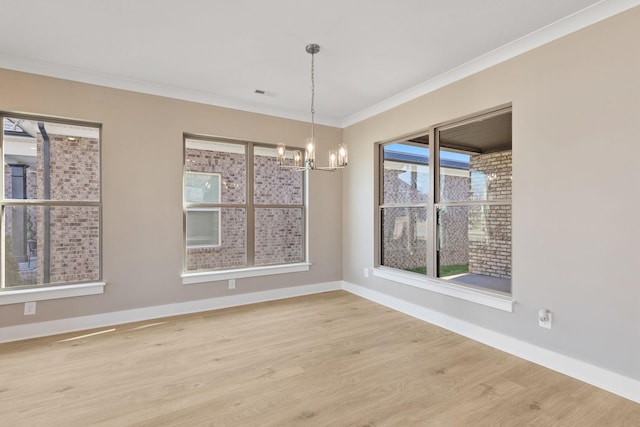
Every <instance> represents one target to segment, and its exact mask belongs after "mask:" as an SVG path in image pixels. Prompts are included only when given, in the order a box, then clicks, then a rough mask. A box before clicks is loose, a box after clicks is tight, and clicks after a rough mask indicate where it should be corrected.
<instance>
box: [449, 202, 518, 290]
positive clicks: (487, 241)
mask: <svg viewBox="0 0 640 427" xmlns="http://www.w3.org/2000/svg"><path fill="white" fill-rule="evenodd" d="M438 237H439V241H438V277H441V278H443V279H449V280H452V281H455V282H459V283H464V284H467V285H473V286H478V287H482V288H486V289H492V290H497V291H501V292H511V206H509V205H481V206H446V207H440V208H439V209H438Z"/></svg>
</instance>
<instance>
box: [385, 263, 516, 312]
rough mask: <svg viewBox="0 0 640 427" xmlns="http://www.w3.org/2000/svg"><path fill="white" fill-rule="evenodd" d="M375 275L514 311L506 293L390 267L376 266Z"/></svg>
mask: <svg viewBox="0 0 640 427" xmlns="http://www.w3.org/2000/svg"><path fill="white" fill-rule="evenodd" d="M373 275H374V276H375V277H380V278H382V279H387V280H393V281H394V282H398V283H402V284H404V285H409V286H414V287H416V288H420V289H424V290H427V291H431V292H436V293H438V294H442V295H448V296H450V297H454V298H458V299H462V300H465V301H470V302H473V303H476V304H481V305H485V306H487V307H493V308H496V309H498V310H503V311H508V312H513V298H512V297H511V296H509V295H506V294H500V293H497V292H491V291H487V290H483V289H479V288H472V287H467V286H464V285H461V284H457V283H455V284H454V283H449V282H447V281H445V280H439V279H435V278H431V277H427V276H424V277H422V276H419V275H417V274H416V273H407V272H402V271H401V270H397V269H394V268H390V267H376V268H374V269H373Z"/></svg>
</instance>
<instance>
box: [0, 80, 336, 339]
mask: <svg viewBox="0 0 640 427" xmlns="http://www.w3.org/2000/svg"><path fill="white" fill-rule="evenodd" d="M0 93H1V94H2V96H0V110H3V111H16V112H28V113H32V114H42V115H49V116H56V117H70V118H74V119H81V120H88V121H93V122H98V123H102V125H103V128H102V141H101V143H102V185H103V191H102V195H103V202H104V206H103V229H102V232H103V246H102V248H103V271H104V275H103V276H104V277H103V278H104V280H105V281H106V282H107V287H106V289H105V293H104V294H103V295H93V296H86V297H77V298H67V299H60V300H49V301H39V302H38V310H37V314H36V315H35V316H27V317H25V316H24V315H23V304H14V305H4V306H0V327H4V326H12V325H19V324H25V323H34V322H43V321H49V320H56V319H62V318H70V317H75V316H84V315H92V314H100V313H108V312H114V311H120V310H126V309H132V308H139V307H149V306H155V305H161V304H170V303H176V302H184V301H192V300H198V299H205V298H213V297H217V296H224V295H232V294H239V293H245V292H255V291H261V290H268V289H274V288H283V287H290V286H298V285H306V284H314V283H323V282H331V281H336V280H340V279H341V278H342V263H341V258H342V242H341V237H340V236H341V232H342V210H341V200H342V190H341V189H342V174H341V173H334V174H323V173H317V174H312V176H311V179H310V183H309V199H310V202H309V217H310V229H309V234H310V238H309V242H310V248H309V250H310V261H311V262H312V263H313V265H312V266H311V269H310V271H309V272H304V273H292V274H286V275H275V276H265V277H257V278H248V279H238V280H237V285H236V289H235V290H229V289H227V288H228V286H227V283H226V282H218V283H215V282H213V283H201V284H195V285H183V284H182V280H181V278H180V274H181V271H182V250H183V249H182V246H183V243H182V239H183V236H182V169H183V132H189V133H195V134H203V135H215V136H222V137H229V138H237V139H247V140H253V141H258V142H266V143H273V144H276V143H284V144H287V145H289V146H294V145H295V146H303V144H304V141H305V138H306V137H307V136H308V134H309V132H310V126H309V124H308V123H304V122H299V121H294V120H286V119H280V118H274V117H269V116H265V115H260V114H253V113H247V112H242V111H238V110H231V109H225V108H219V107H212V106H206V105H203V104H196V103H193V102H185V101H179V100H173V99H167V98H162V97H158V96H152V95H144V94H139V93H133V92H128V91H123V90H116V89H109V88H104V87H99V86H94V85H88V84H82V83H76V82H71V81H66V80H59V79H54V78H48V77H42V76H36V75H31V74H25V73H20V72H13V71H8V70H2V69H0ZM316 137H317V139H318V151H319V152H318V156H319V158H326V157H327V156H328V150H329V148H330V147H333V146H336V145H337V144H338V143H340V142H341V140H342V130H341V129H338V128H332V127H327V126H316ZM320 156H321V157H320ZM328 230H330V232H328Z"/></svg>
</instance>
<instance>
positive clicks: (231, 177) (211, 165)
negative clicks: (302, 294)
mask: <svg viewBox="0 0 640 427" xmlns="http://www.w3.org/2000/svg"><path fill="white" fill-rule="evenodd" d="M186 159H187V171H190V172H207V173H219V174H220V175H221V178H222V186H221V196H220V197H221V200H220V203H223V204H244V203H245V193H246V189H245V185H246V178H245V177H246V160H245V155H244V154H240V153H230V152H224V151H222V150H220V151H213V150H204V149H196V148H187V149H186ZM253 190H254V197H253V199H254V203H255V205H256V207H257V206H258V205H285V206H287V205H296V206H300V207H299V208H291V207H289V208H259V207H257V208H256V209H255V217H254V227H255V234H254V242H255V260H254V261H255V264H256V265H268V264H281V263H289V262H300V261H304V211H303V202H304V201H303V192H304V182H303V174H302V173H300V172H296V171H294V170H284V169H281V168H280V167H278V164H277V162H276V158H275V157H273V156H268V155H255V156H254V188H253ZM246 223H247V216H246V212H245V209H240V208H238V209H229V208H222V209H221V224H222V225H221V239H220V242H221V245H220V246H218V247H211V248H187V257H186V269H187V271H198V270H213V269H219V268H232V267H243V266H245V265H247V263H248V260H247V248H246V241H247V226H246Z"/></svg>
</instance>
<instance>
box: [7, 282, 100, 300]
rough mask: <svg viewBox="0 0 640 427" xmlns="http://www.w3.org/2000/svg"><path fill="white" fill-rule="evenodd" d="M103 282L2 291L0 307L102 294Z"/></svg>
mask: <svg viewBox="0 0 640 427" xmlns="http://www.w3.org/2000/svg"><path fill="white" fill-rule="evenodd" d="M105 286H106V283H105V282H92V283H80V284H76V285H60V286H47V287H41V288H30V289H13V290H3V291H1V292H0V305H9V304H20V303H23V302H31V301H45V300H50V299H59V298H72V297H81V296H86V295H98V294H103V293H104V287H105Z"/></svg>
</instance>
